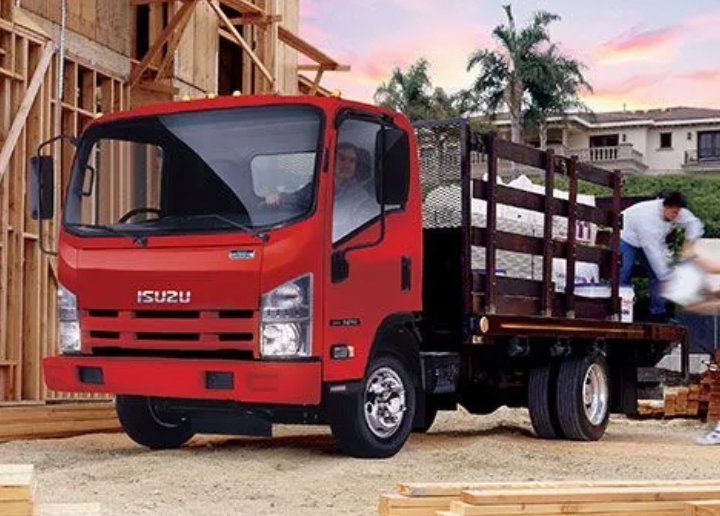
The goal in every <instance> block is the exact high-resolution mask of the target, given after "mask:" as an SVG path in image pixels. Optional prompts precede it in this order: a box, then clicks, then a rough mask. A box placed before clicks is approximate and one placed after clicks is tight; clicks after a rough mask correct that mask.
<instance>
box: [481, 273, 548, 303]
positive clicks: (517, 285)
mask: <svg viewBox="0 0 720 516" xmlns="http://www.w3.org/2000/svg"><path fill="white" fill-rule="evenodd" d="M472 276H473V292H482V288H483V285H484V283H485V274H484V273H480V272H474V273H472ZM496 284H497V288H498V292H500V293H501V294H502V295H503V296H520V297H533V298H536V299H540V297H541V296H542V283H541V282H539V281H536V280H530V279H522V278H511V277H509V276H498V277H497V282H496Z"/></svg>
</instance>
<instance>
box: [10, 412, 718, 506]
mask: <svg viewBox="0 0 720 516" xmlns="http://www.w3.org/2000/svg"><path fill="white" fill-rule="evenodd" d="M530 428H531V427H530V423H529V419H528V417H527V412H526V411H524V410H506V409H502V410H500V411H498V412H496V413H495V414H493V415H491V416H484V417H474V416H469V415H467V414H465V413H463V412H454V413H447V412H446V413H441V414H440V416H439V417H438V420H437V422H436V423H435V426H433V428H432V430H431V431H430V433H429V434H427V435H414V436H412V438H411V439H410V441H409V442H408V443H407V445H406V446H405V448H404V449H403V450H402V451H401V452H400V453H399V454H398V455H396V456H395V457H393V458H392V459H387V460H382V461H364V460H358V459H352V458H347V457H343V456H340V455H338V454H337V453H336V451H335V448H334V445H333V441H332V439H331V436H330V434H329V432H328V430H327V429H326V428H318V427H278V428H277V431H276V437H274V438H273V439H225V438H196V439H195V440H193V441H192V442H191V443H190V445H189V446H188V447H187V448H184V449H181V450H173V451H160V452H153V451H148V450H145V449H143V448H140V447H138V446H136V445H135V444H134V443H132V442H131V441H130V440H129V439H128V438H127V437H125V436H124V435H93V436H85V437H77V438H72V439H60V440H46V441H34V442H14V443H7V444H3V445H0V463H32V464H35V466H36V470H37V473H38V480H39V482H38V492H37V500H38V501H39V502H45V503H57V502H93V503H98V502H99V503H100V504H101V505H102V507H103V511H104V512H103V514H107V515H122V516H126V515H142V516H150V515H158V516H169V515H178V516H180V515H203V516H204V515H259V514H263V515H270V514H282V515H293V516H296V515H297V516H305V515H307V516H310V515H313V516H331V515H332V516H336V515H340V514H342V515H343V516H346V515H347V516H350V515H358V516H373V515H375V514H377V511H376V506H377V500H378V496H379V495H380V494H381V493H384V492H390V491H392V490H393V488H394V486H395V484H396V483H397V482H400V481H415V482H456V481H464V482H467V481H484V480H495V481H505V480H523V481H524V480H563V479H592V480H603V479H607V480H615V479H623V480H633V479H640V480H650V479H701V478H720V475H719V474H718V473H717V470H718V460H717V453H716V450H715V449H708V448H706V447H701V446H698V445H696V444H695V443H694V439H695V437H696V436H698V435H699V434H700V433H701V432H702V431H703V429H704V425H702V424H700V423H698V422H697V421H682V420H675V421H669V422H661V421H643V422H639V421H630V420H626V419H624V418H615V419H614V420H613V421H612V423H611V425H610V427H609V429H608V432H607V434H606V436H605V437H604V438H603V440H602V441H600V442H596V443H575V442H562V441H560V442H557V441H540V440H537V439H535V438H533V437H532V434H531V431H530Z"/></svg>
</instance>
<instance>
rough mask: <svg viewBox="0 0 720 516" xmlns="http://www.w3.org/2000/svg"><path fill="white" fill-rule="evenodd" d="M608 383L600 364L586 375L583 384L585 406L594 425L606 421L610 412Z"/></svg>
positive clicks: (590, 368) (591, 367) (594, 366)
mask: <svg viewBox="0 0 720 516" xmlns="http://www.w3.org/2000/svg"><path fill="white" fill-rule="evenodd" d="M608 391H609V389H608V381H607V377H606V376H605V371H604V370H603V368H602V367H600V366H599V365H598V364H592V365H591V366H590V367H589V368H588V370H587V372H586V373H585V381H584V382H583V404H584V408H585V415H586V416H587V418H588V421H590V423H592V424H593V425H596V426H597V425H599V424H601V423H602V422H603V420H604V419H605V415H606V414H607V410H608V397H609V392H608Z"/></svg>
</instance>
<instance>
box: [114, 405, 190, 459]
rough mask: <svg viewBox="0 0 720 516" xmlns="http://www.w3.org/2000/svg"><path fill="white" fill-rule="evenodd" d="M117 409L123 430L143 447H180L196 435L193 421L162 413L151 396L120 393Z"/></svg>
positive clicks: (157, 448)
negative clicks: (154, 405) (155, 407)
mask: <svg viewBox="0 0 720 516" xmlns="http://www.w3.org/2000/svg"><path fill="white" fill-rule="evenodd" d="M116 410H117V415H118V419H120V425H121V426H122V429H123V431H124V432H125V433H126V434H127V435H128V437H130V439H132V440H133V441H135V442H136V443H137V444H139V445H141V446H145V447H147V448H150V449H153V450H162V449H172V448H180V447H181V446H182V445H183V444H185V443H186V442H187V441H189V440H190V439H192V437H193V432H192V428H191V425H190V421H189V420H187V419H184V418H182V417H180V416H178V415H175V414H161V413H158V411H157V410H155V409H154V408H153V406H152V403H151V400H150V398H146V397H144V396H117V399H116Z"/></svg>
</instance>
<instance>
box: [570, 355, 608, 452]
mask: <svg viewBox="0 0 720 516" xmlns="http://www.w3.org/2000/svg"><path fill="white" fill-rule="evenodd" d="M557 390H558V397H557V411H558V416H559V420H560V426H561V427H562V431H563V433H564V434H565V437H566V438H568V439H572V440H576V441H597V440H598V439H600V438H601V437H602V436H603V435H604V434H605V429H606V428H607V425H608V422H609V420H610V380H609V374H608V367H607V362H606V361H605V358H603V357H602V356H601V355H593V356H583V357H577V358H568V359H565V360H563V361H562V363H561V364H560V369H559V371H558V380H557Z"/></svg>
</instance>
